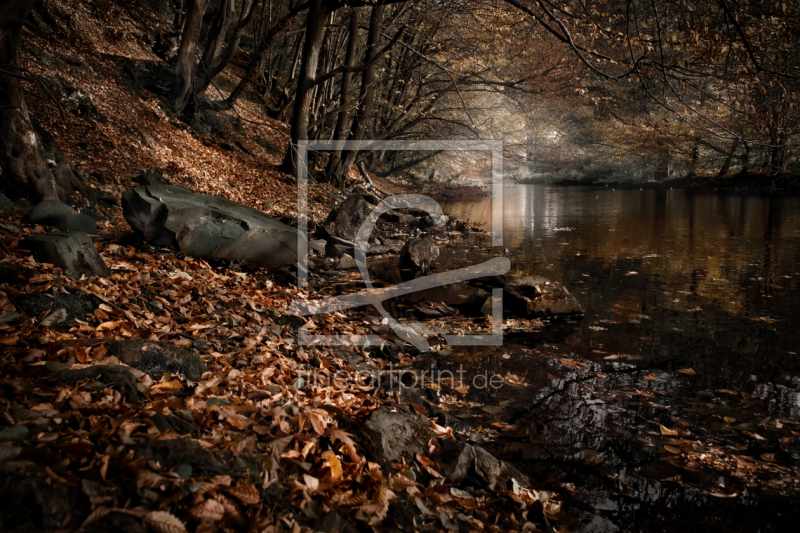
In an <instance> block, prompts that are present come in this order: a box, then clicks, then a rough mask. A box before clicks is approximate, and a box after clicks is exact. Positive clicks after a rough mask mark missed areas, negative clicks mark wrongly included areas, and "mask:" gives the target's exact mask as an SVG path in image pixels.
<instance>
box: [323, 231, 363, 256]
mask: <svg viewBox="0 0 800 533" xmlns="http://www.w3.org/2000/svg"><path fill="white" fill-rule="evenodd" d="M355 247H356V245H355V243H354V242H352V241H348V240H346V239H342V238H340V237H336V236H330V237H328V242H327V244H326V245H325V255H326V256H328V257H342V256H343V255H344V254H347V255H349V256H353V255H355Z"/></svg>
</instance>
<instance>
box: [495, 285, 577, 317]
mask: <svg viewBox="0 0 800 533" xmlns="http://www.w3.org/2000/svg"><path fill="white" fill-rule="evenodd" d="M503 312H504V313H508V314H509V315H513V316H520V317H525V316H529V315H541V314H552V315H570V314H579V313H583V308H582V307H581V305H580V304H579V303H578V300H576V299H575V297H574V296H572V295H571V294H570V292H569V291H568V290H567V288H566V287H564V286H563V285H562V284H560V283H557V282H552V281H549V280H548V279H546V278H544V277H542V276H526V277H524V278H522V279H512V280H510V281H508V283H506V284H505V286H504V287H503Z"/></svg>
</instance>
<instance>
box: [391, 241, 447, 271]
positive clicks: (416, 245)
mask: <svg viewBox="0 0 800 533" xmlns="http://www.w3.org/2000/svg"><path fill="white" fill-rule="evenodd" d="M438 257H439V247H438V246H436V244H434V242H433V240H432V239H429V238H427V237H425V238H422V239H411V240H409V241H408V242H406V244H405V246H403V249H402V250H400V268H402V269H411V270H422V271H423V272H427V271H428V270H430V268H431V267H432V266H433V263H434V262H435V261H436V258H438Z"/></svg>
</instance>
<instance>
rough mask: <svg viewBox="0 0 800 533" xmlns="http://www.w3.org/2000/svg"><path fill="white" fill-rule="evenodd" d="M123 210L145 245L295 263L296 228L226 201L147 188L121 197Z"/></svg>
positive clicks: (180, 190) (171, 187)
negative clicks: (146, 243) (151, 244)
mask: <svg viewBox="0 0 800 533" xmlns="http://www.w3.org/2000/svg"><path fill="white" fill-rule="evenodd" d="M122 208H123V213H124V215H125V220H127V221H128V224H130V225H131V227H132V228H133V230H134V231H135V232H136V233H137V234H138V235H140V236H141V237H143V238H144V239H145V240H147V241H149V242H152V243H153V244H156V245H158V246H168V247H173V248H177V249H178V250H180V251H181V252H183V253H185V254H187V255H191V256H193V257H205V258H214V259H229V260H243V261H252V262H254V263H258V264H261V265H265V266H268V267H272V268H274V267H279V266H284V265H290V264H294V263H296V261H297V239H298V231H297V229H296V228H293V227H291V226H288V225H286V224H284V223H282V222H279V221H277V220H275V219H273V218H271V217H268V216H267V215H265V214H264V213H262V212H261V211H258V210H257V209H253V208H252V207H248V206H245V205H241V204H238V203H236V202H233V201H231V200H228V199H227V198H222V197H220V196H213V195H210V194H196V193H194V192H192V191H190V190H189V189H187V188H185V187H181V186H179V185H163V184H162V185H143V186H141V187H137V188H136V189H134V190H132V191H125V192H123V193H122Z"/></svg>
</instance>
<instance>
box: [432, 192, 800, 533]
mask: <svg viewBox="0 0 800 533" xmlns="http://www.w3.org/2000/svg"><path fill="white" fill-rule="evenodd" d="M504 194H505V208H504V213H503V219H504V221H505V224H504V240H505V247H507V248H508V249H509V254H508V256H509V257H510V258H511V261H512V265H513V266H512V268H513V273H515V274H517V275H527V274H541V275H544V276H547V277H549V278H550V279H552V280H555V281H559V282H562V283H563V284H564V285H566V287H567V288H568V289H569V290H570V292H572V293H573V294H574V295H575V296H576V297H577V298H578V300H579V301H580V303H581V305H582V306H583V308H584V309H585V311H586V314H585V316H584V317H583V318H582V319H577V320H569V321H556V322H553V323H548V324H545V325H544V326H543V327H542V328H541V329H537V330H532V331H529V332H527V333H520V331H517V332H516V333H513V331H512V330H513V329H514V328H513V327H511V328H509V329H508V331H509V335H508V336H507V337H506V341H505V343H504V346H503V348H502V349H499V350H498V349H486V348H461V349H455V350H452V352H451V353H449V355H448V356H447V357H445V358H443V362H440V363H439V364H441V365H442V366H445V367H455V366H456V365H459V364H462V365H465V366H467V367H468V368H469V369H470V370H471V371H474V372H483V371H490V372H497V373H499V374H501V375H503V376H504V377H505V378H506V385H505V386H504V387H501V388H500V389H498V390H496V391H493V392H492V393H491V394H489V393H487V392H482V393H478V392H470V393H468V394H466V395H465V397H464V398H462V399H459V398H456V399H452V402H453V404H452V408H453V409H454V411H457V410H459V409H460V410H461V411H463V414H461V415H459V416H461V417H463V418H464V419H465V420H469V421H470V422H472V423H473V424H476V425H479V426H481V427H483V428H491V429H492V430H493V431H494V433H492V434H491V435H489V438H488V439H487V442H486V443H485V445H486V446H487V447H489V448H491V449H492V450H493V451H495V452H496V453H499V454H501V455H502V456H503V457H505V458H506V459H508V460H510V461H513V462H515V463H516V464H517V465H518V466H519V467H520V468H522V469H523V470H525V471H526V472H527V473H529V474H531V476H532V477H533V478H534V479H536V480H537V483H538V484H539V486H540V487H541V488H548V489H555V490H556V491H557V492H558V494H559V495H560V498H561V499H562V501H563V506H562V509H563V512H562V513H560V514H559V515H557V516H553V517H551V518H552V519H553V524H554V525H559V526H562V527H565V528H566V529H567V530H569V531H597V532H601V531H687V530H688V531H786V530H787V529H788V528H790V529H791V530H796V529H795V528H796V524H795V522H796V520H797V519H798V518H800V511H798V504H800V475H798V474H800V445H799V443H800V440H799V439H800V355H798V353H800V333H798V324H800V199H798V198H782V197H774V196H733V195H719V194H715V193H691V192H687V191H679V190H674V191H631V190H626V191H614V190H611V189H610V188H603V189H593V188H578V187H563V188H559V187H545V186H533V185H524V186H513V187H506V188H505V192H504ZM444 207H445V211H446V212H448V213H449V214H451V215H455V216H457V217H458V218H461V219H469V220H470V221H476V222H488V221H489V220H490V218H491V199H486V200H483V201H479V202H462V203H455V204H450V205H446V206H444ZM487 246H489V242H488V239H485V238H475V239H473V240H470V241H468V242H466V243H463V244H459V245H457V246H453V247H452V248H450V249H448V250H445V251H444V252H443V256H442V258H441V265H442V266H443V267H444V268H442V269H449V268H455V267H461V266H466V265H468V264H475V263H478V262H480V261H481V260H484V259H486V258H488V257H491V256H493V255H498V253H500V252H499V250H497V249H495V250H492V249H490V248H487ZM464 399H466V400H471V401H476V402H480V403H482V404H490V405H491V406H495V407H494V408H492V407H490V408H488V409H485V408H479V407H473V408H465V407H464V404H463V402H462V400H464ZM498 420H499V421H501V422H505V423H508V424H509V425H508V426H503V425H502V424H500V425H495V426H491V425H490V424H491V422H492V421H498ZM662 426H663V428H662ZM478 438H480V436H478Z"/></svg>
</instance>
